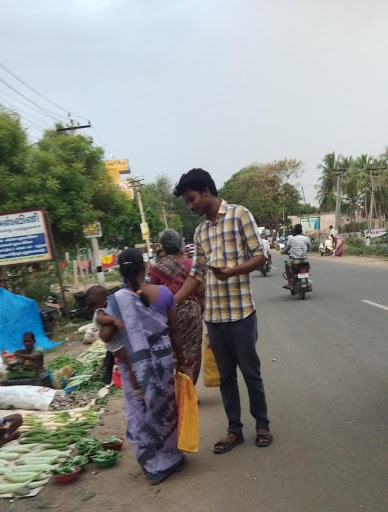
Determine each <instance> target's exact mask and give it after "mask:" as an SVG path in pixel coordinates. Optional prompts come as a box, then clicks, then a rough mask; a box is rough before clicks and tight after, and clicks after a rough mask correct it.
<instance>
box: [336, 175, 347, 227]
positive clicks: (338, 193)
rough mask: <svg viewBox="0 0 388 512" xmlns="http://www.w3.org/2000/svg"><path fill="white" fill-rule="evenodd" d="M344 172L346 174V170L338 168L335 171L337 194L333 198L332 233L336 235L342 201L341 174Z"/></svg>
mask: <svg viewBox="0 0 388 512" xmlns="http://www.w3.org/2000/svg"><path fill="white" fill-rule="evenodd" d="M344 172H346V169H340V167H339V166H338V168H337V169H335V173H336V176H337V193H336V198H335V220H334V231H335V232H336V233H338V229H339V225H340V219H341V200H342V194H341V183H342V173H344Z"/></svg>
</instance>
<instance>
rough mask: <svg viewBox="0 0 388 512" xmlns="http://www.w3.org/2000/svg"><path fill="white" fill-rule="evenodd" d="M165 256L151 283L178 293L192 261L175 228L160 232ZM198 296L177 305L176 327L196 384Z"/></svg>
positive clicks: (199, 322) (199, 341) (199, 334)
mask: <svg viewBox="0 0 388 512" xmlns="http://www.w3.org/2000/svg"><path fill="white" fill-rule="evenodd" d="M159 241H160V243H161V245H162V248H163V250H164V252H165V253H166V256H165V257H164V258H163V259H162V260H161V261H159V262H158V263H157V264H156V265H155V266H154V267H153V268H152V269H151V272H150V282H151V283H152V284H162V285H165V286H167V288H169V289H170V290H171V291H172V293H173V294H174V295H175V294H176V293H177V292H178V291H179V290H180V289H181V287H182V285H183V283H184V282H185V281H186V279H187V278H188V276H189V274H190V270H191V265H192V260H191V259H190V258H187V256H186V255H185V254H184V253H183V244H182V238H181V236H180V235H179V233H177V232H176V231H175V230H174V229H166V230H165V231H163V233H162V234H161V235H160V240H159ZM199 300H200V299H199V298H198V296H196V295H193V296H191V297H189V298H188V299H186V300H185V301H183V302H182V304H180V305H179V306H177V328H178V334H179V337H180V339H181V341H182V345H183V353H184V356H185V361H186V366H187V375H188V376H189V377H190V378H191V379H192V381H193V383H194V384H196V382H197V380H198V375H199V371H200V369H201V359H202V350H201V346H202V311H201V306H200V302H199Z"/></svg>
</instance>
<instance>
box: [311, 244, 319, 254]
mask: <svg viewBox="0 0 388 512" xmlns="http://www.w3.org/2000/svg"><path fill="white" fill-rule="evenodd" d="M310 250H311V252H318V251H319V242H313V243H312V244H311V249H310Z"/></svg>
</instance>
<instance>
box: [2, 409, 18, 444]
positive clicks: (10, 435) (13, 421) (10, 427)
mask: <svg viewBox="0 0 388 512" xmlns="http://www.w3.org/2000/svg"><path fill="white" fill-rule="evenodd" d="M22 423H23V418H22V416H21V415H20V414H10V415H9V416H4V417H1V416H0V447H1V446H3V444H5V443H9V441H13V440H14V439H17V438H18V437H20V432H18V431H17V429H18V428H19V427H20V426H21V425H22Z"/></svg>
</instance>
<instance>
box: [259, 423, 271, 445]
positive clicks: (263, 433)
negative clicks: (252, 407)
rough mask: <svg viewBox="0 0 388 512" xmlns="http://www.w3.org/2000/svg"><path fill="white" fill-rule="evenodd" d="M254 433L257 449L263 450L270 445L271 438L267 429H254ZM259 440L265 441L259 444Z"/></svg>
mask: <svg viewBox="0 0 388 512" xmlns="http://www.w3.org/2000/svg"><path fill="white" fill-rule="evenodd" d="M256 432H257V434H256V441H255V444H256V446H258V447H259V448H264V447H265V446H269V445H270V444H272V442H273V436H272V434H271V432H270V431H269V430H268V429H267V428H264V427H261V428H258V429H256ZM260 439H265V441H261V442H260Z"/></svg>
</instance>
